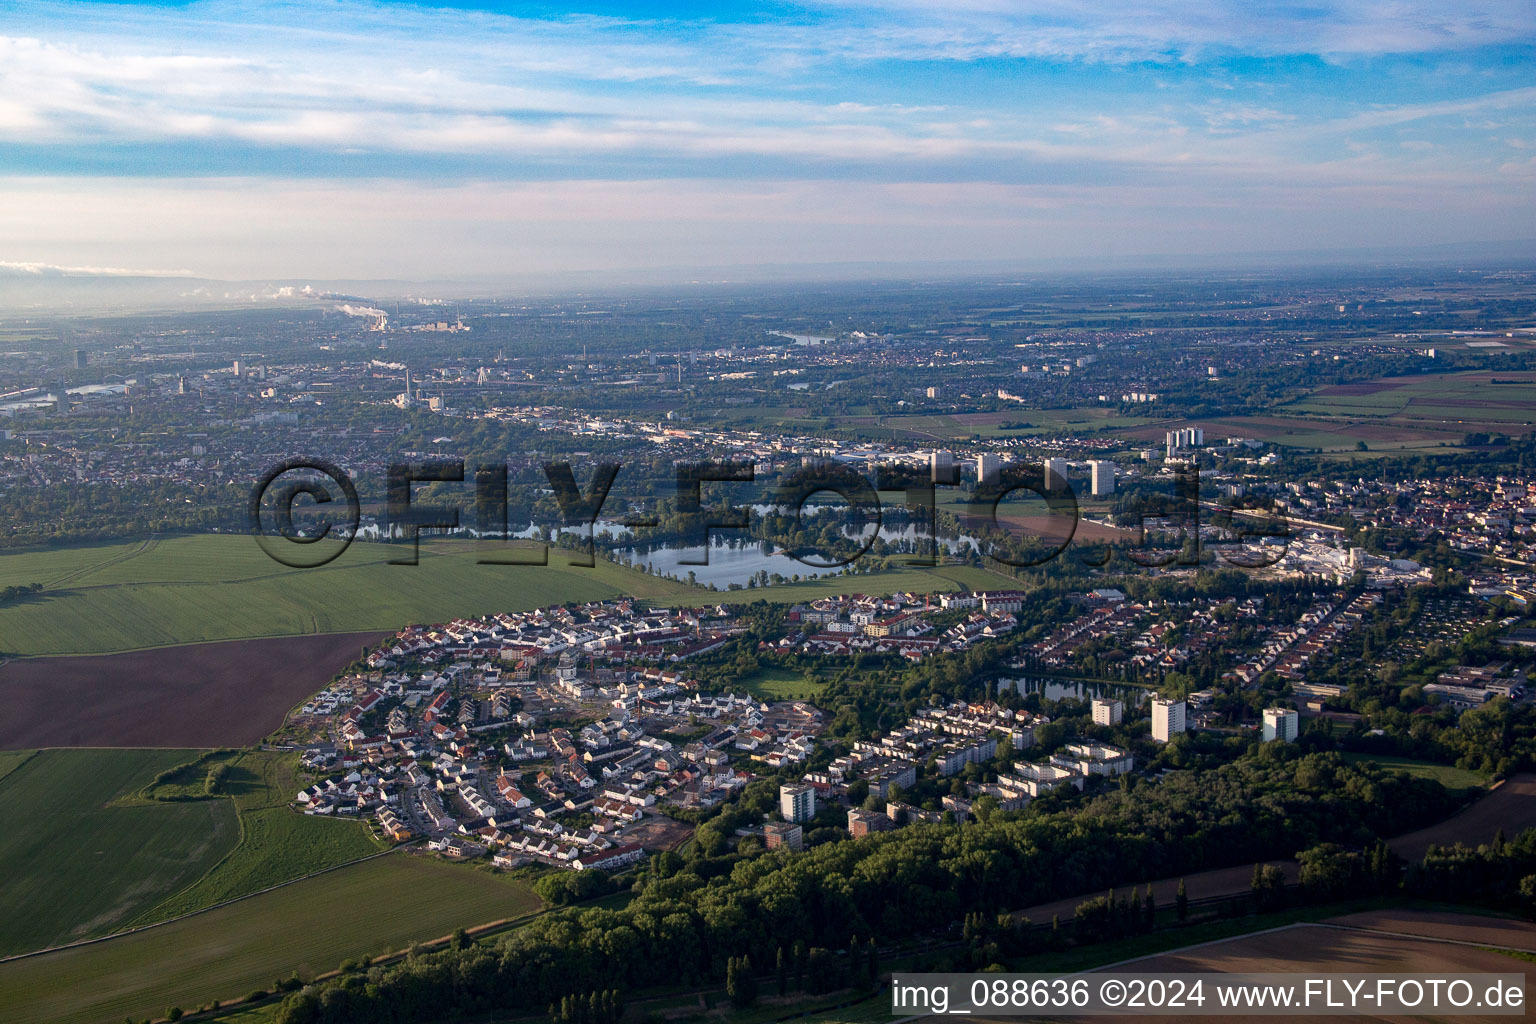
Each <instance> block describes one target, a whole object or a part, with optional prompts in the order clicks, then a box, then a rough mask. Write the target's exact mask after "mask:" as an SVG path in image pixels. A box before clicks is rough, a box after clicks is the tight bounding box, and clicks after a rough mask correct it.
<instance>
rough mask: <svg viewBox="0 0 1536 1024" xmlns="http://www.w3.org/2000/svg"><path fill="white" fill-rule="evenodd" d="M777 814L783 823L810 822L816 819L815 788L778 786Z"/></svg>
mask: <svg viewBox="0 0 1536 1024" xmlns="http://www.w3.org/2000/svg"><path fill="white" fill-rule="evenodd" d="M779 813H780V814H782V815H783V816H784V820H785V821H810V820H811V819H812V818H814V817H816V787H814V786H805V785H800V786H780V787H779Z"/></svg>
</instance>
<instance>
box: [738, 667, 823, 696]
mask: <svg viewBox="0 0 1536 1024" xmlns="http://www.w3.org/2000/svg"><path fill="white" fill-rule="evenodd" d="M741 685H742V687H743V688H744V689H745V690H746V691H747V692H748V693H750V694H751V695H752V696H754V697H758V698H760V699H762V700H795V699H799V698H806V699H815V698H816V696H817V695H819V694H820V693H821V691H822V690H824V689H826V686H827V683H826V680H824V679H821V678H819V677H817V676H815V675H805V674H802V673H800V672H791V671H790V670H788V669H782V668H761V669H758V670H757V671H756V672H754V673H752V674H751V675H750V676H747V677H746V678H745V679H743V680H742V681H741Z"/></svg>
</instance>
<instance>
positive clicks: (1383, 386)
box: [1318, 377, 1406, 395]
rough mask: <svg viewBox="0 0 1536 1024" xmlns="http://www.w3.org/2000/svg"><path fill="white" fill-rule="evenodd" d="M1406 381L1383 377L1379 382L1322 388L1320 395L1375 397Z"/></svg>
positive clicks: (1398, 386)
mask: <svg viewBox="0 0 1536 1024" xmlns="http://www.w3.org/2000/svg"><path fill="white" fill-rule="evenodd" d="M1404 383H1406V381H1402V380H1396V381H1394V380H1391V379H1389V378H1385V377H1383V378H1382V379H1381V380H1370V381H1364V382H1362V383H1359V384H1335V385H1334V386H1333V387H1331V388H1323V389H1322V390H1321V391H1319V392H1318V394H1320V395H1375V394H1380V393H1381V392H1383V391H1392V390H1394V389H1396V388H1400V387H1402V386H1403V384H1404Z"/></svg>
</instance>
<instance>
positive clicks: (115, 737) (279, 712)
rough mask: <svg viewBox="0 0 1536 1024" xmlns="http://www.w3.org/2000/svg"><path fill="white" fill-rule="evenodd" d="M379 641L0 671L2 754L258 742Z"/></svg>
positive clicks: (279, 644) (28, 661)
mask: <svg viewBox="0 0 1536 1024" xmlns="http://www.w3.org/2000/svg"><path fill="white" fill-rule="evenodd" d="M381 636H383V634H380V633H330V634H322V635H318V636H302V637H278V638H272V639H264V640H230V641H226V642H223V643H213V644H188V645H186V646H182V647H160V648H155V649H152V650H146V651H131V652H129V653H126V654H100V655H84V656H78V657H56V658H20V659H16V660H13V661H9V662H7V663H5V664H4V665H3V666H0V702H3V704H4V706H5V714H4V715H3V716H0V750H26V749H32V748H36V747H237V746H249V745H251V744H254V743H258V742H260V740H261V738H262V737H263V736H265V735H267V734H268V733H269V732H272V731H273V730H274V729H276V728H277V727H278V726H280V725H281V724H282V722H283V716H284V715H286V714H287V713H288V711H289V709H291V708H292V707H293V706H294V705H295V704H298V703H300V702H301V701H303V700H304V698H306V697H308V696H309V695H310V694H312V693H314V692H315V691H317V690H319V689H320V688H321V687H323V686H324V685H325V683H326V681H327V680H329V679H330V678H331V677H332V676H333V675H335V674H336V672H337V671H339V670H340V669H341V668H342V667H343V666H345V665H347V664H349V663H350V662H352V661H353V660H354V659H356V658H357V656H358V653H359V651H360V650H361V648H362V645H364V644H369V643H376V642H377V641H378V640H379V639H380V637H381Z"/></svg>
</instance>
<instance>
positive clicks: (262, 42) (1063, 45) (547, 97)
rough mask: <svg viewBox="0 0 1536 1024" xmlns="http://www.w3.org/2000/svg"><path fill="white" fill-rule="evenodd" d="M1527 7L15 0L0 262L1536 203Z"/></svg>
mask: <svg viewBox="0 0 1536 1024" xmlns="http://www.w3.org/2000/svg"><path fill="white" fill-rule="evenodd" d="M1533 56H1536V7H1533V6H1532V5H1531V4H1530V3H1529V2H1523V3H1522V2H1497V0H1493V2H1490V0H1483V2H1474V3H1471V4H1463V5H1457V6H1456V7H1455V8H1454V9H1453V8H1451V7H1447V6H1444V5H1436V4H1431V3H1428V2H1406V3H1397V4H1392V5H1382V4H1377V3H1371V2H1366V0H1343V2H1340V0H1334V2H1324V3H1321V4H1318V5H1313V6H1306V7H1281V8H1278V9H1276V8H1273V7H1272V6H1270V5H1261V4H1242V3H1231V2H1215V0H1204V2H1200V0H1197V2H1193V3H1174V2H1171V0H1156V2H1151V3H1140V4H1136V5H1134V7H1133V9H1131V10H1129V11H1125V12H1120V13H1115V14H1104V13H1101V12H1100V11H1099V10H1098V9H1097V8H1096V7H1095V6H1094V5H1091V4H1088V3H1085V2H1081V0H1053V2H1049V3H1041V4H1029V5H1010V4H1005V3H993V2H990V0H959V2H957V3H924V2H917V0H912V2H906V0H888V2H884V3H872V2H860V0H850V2H831V3H822V4H735V5H730V4H723V5H708V6H706V5H702V4H695V5H688V4H670V5H654V6H651V7H647V6H645V5H622V6H621V5H617V4H605V3H587V4H584V5H581V6H579V7H569V8H566V9H564V10H555V9H552V8H550V7H545V6H538V7H533V6H527V7H514V6H503V5H490V4H473V3H468V4H457V5H448V6H431V5H406V4H395V3H359V2H352V0H346V2H341V3H336V4H328V5H325V6H323V7H311V6H306V5H302V4H292V3H281V2H257V3H252V4H233V3H227V2H203V3H190V4H168V3H146V4H95V3H22V4H19V5H16V6H14V7H12V8H9V9H8V10H7V12H6V14H5V15H4V16H3V18H0V133H3V136H4V138H5V139H6V145H5V146H4V147H0V268H5V267H10V268H12V269H14V268H15V267H16V266H17V265H26V266H32V265H45V266H63V267H72V268H84V269H87V270H89V269H91V268H97V269H102V270H108V271H112V272H118V271H125V270H127V271H145V270H154V271H157V272H185V273H188V274H192V275H198V276H204V277H210V278H227V279H253V278H262V277H282V278H301V277H306V276H307V277H314V278H328V279H336V278H396V279H423V278H426V279H437V280H441V279H453V278H471V277H472V278H477V279H484V278H496V277H507V278H509V279H512V278H517V277H519V276H523V275H537V274H550V273H570V272H579V271H592V272H605V273H615V272H618V273H622V272H626V271H637V270H646V269H648V268H655V267H659V266H664V267H679V268H688V267H698V268H712V267H723V266H724V267H742V266H748V267H749V266H754V265H786V266H793V265H795V264H808V265H809V264H827V263H832V264H835V263H845V262H851V263H863V262H877V263H897V264H921V263H924V262H929V261H936V262H943V261H977V262H985V263H993V264H999V265H1002V264H1007V263H1009V262H1010V261H1019V262H1021V263H1028V264H1038V263H1039V262H1041V261H1042V260H1052V259H1061V260H1063V261H1068V262H1075V263H1080V264H1085V265H1091V264H1094V263H1106V264H1109V263H1115V262H1120V261H1124V260H1126V259H1128V258H1134V257H1139V256H1143V255H1152V254H1156V255H1161V256H1170V257H1177V256H1181V255H1183V256H1189V257H1210V256H1213V255H1220V254H1224V253H1259V252H1287V251H1296V250H1310V249H1328V250H1353V249H1365V248H1386V249H1391V248H1405V247H1416V246H1424V245H1447V244H1456V243H1472V242H1480V241H1499V240H1516V239H1530V238H1536V204H1533V203H1532V202H1531V200H1530V197H1531V195H1533V194H1536V87H1533V86H1531V85H1530V84H1529V80H1530V69H1531V68H1532V67H1533V66H1536V61H1533V59H1532V58H1533Z"/></svg>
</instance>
